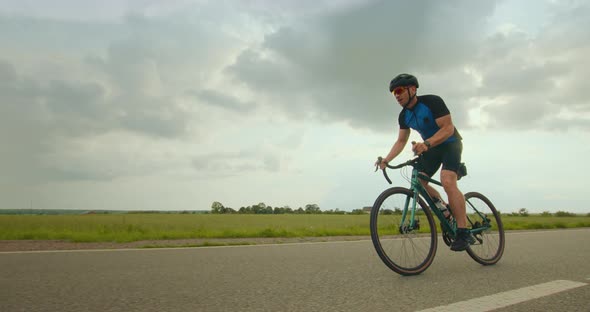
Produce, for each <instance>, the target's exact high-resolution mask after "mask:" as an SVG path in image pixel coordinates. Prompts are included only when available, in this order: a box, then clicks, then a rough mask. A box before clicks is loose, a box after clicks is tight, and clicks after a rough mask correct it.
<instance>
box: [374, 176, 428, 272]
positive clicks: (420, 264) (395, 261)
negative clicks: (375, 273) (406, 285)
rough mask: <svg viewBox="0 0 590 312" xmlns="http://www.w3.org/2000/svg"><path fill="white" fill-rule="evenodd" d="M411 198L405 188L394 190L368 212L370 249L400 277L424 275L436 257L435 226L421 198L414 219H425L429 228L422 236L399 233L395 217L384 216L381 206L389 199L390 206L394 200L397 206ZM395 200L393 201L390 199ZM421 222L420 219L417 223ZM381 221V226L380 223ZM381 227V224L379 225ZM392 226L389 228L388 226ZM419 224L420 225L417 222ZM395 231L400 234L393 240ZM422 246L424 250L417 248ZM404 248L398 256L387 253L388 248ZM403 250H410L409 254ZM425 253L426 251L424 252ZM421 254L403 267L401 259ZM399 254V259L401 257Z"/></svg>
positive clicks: (388, 192) (383, 196) (384, 192)
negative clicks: (397, 201) (369, 219)
mask: <svg viewBox="0 0 590 312" xmlns="http://www.w3.org/2000/svg"><path fill="white" fill-rule="evenodd" d="M413 196H414V193H413V192H412V191H410V190H409V189H407V188H404V187H393V188H389V189H387V190H385V191H383V192H382V193H381V194H380V195H379V197H377V199H376V200H375V203H374V204H373V207H372V209H371V221H370V228H371V240H372V241H373V246H374V247H375V250H376V251H377V254H378V255H379V258H381V260H382V261H383V263H385V265H386V266H387V267H389V268H390V269H391V270H393V271H394V272H396V273H398V274H401V275H406V276H407V275H417V274H420V273H422V272H424V271H425V270H426V269H427V268H428V267H429V266H430V265H431V264H432V261H433V260H434V256H435V254H436V248H437V242H438V240H437V236H436V235H437V234H436V224H435V222H434V218H433V217H432V213H431V211H430V209H429V208H428V206H427V205H426V204H425V203H424V201H423V200H422V198H419V200H418V203H417V204H418V205H419V206H417V211H418V209H420V211H418V213H417V214H416V216H418V217H419V218H421V219H422V220H423V219H426V220H427V223H426V224H428V229H424V230H423V232H426V233H424V234H423V235H422V234H420V233H419V229H418V231H405V230H404V231H405V232H406V233H403V232H402V226H404V225H402V224H400V222H399V221H400V220H397V224H396V223H395V222H396V219H395V218H396V217H395V216H391V215H390V214H386V213H385V209H386V208H384V203H385V202H386V201H387V200H388V199H392V200H393V201H388V203H393V202H395V201H396V200H399V201H400V202H403V201H406V200H407V198H408V197H410V200H411V198H412V197H413ZM393 197H395V199H394V198H393ZM418 220H420V219H418ZM380 221H381V222H380ZM380 223H381V224H380ZM390 223H391V224H390ZM420 224H422V222H420ZM380 230H382V235H380ZM387 230H389V232H388V235H387V236H386V235H385V231H387ZM395 230H397V233H398V234H400V237H398V236H397V235H395V236H394V234H393V233H394V232H395ZM406 239H409V243H408V244H407V246H406V243H405V240H406ZM384 245H387V246H388V247H390V248H386V247H385V246H384ZM421 246H424V247H423V248H420V247H421ZM394 247H395V248H404V250H400V251H398V252H390V249H391V248H394ZM406 247H410V250H405V249H407V248H406ZM426 249H427V251H426ZM412 251H413V252H420V251H422V253H423V254H424V255H420V256H417V258H418V259H417V260H415V261H414V262H415V264H403V263H402V262H403V259H406V260H410V259H409V258H410V256H409V255H408V254H407V253H408V252H412ZM400 253H401V254H402V255H400Z"/></svg>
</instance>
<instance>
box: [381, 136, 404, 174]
mask: <svg viewBox="0 0 590 312" xmlns="http://www.w3.org/2000/svg"><path fill="white" fill-rule="evenodd" d="M409 138H410V129H409V128H408V129H399V133H398V135H397V141H395V143H394V144H393V146H392V147H391V150H390V151H389V154H387V156H386V157H385V158H383V162H384V163H388V162H390V161H392V160H393V159H394V158H395V157H397V155H399V153H401V152H402V150H403V149H404V147H405V146H406V143H408V139H409ZM384 163H382V164H381V169H383V168H384V167H385V164H384Z"/></svg>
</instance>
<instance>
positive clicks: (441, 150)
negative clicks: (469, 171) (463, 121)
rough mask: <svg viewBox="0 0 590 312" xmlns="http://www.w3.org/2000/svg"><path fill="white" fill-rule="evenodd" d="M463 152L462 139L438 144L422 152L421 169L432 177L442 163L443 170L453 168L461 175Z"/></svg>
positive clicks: (452, 169)
mask: <svg viewBox="0 0 590 312" xmlns="http://www.w3.org/2000/svg"><path fill="white" fill-rule="evenodd" d="M462 152H463V143H462V142H461V140H457V141H455V142H449V143H444V144H441V145H437V146H435V147H433V148H431V149H429V150H428V151H426V152H424V153H423V154H422V161H421V162H420V171H421V172H424V173H425V174H426V175H428V176H429V177H432V176H433V175H434V174H435V173H436V172H437V171H438V168H440V165H441V164H442V168H443V170H451V171H453V172H455V173H457V175H458V176H459V175H460V174H459V170H460V168H461V153H462Z"/></svg>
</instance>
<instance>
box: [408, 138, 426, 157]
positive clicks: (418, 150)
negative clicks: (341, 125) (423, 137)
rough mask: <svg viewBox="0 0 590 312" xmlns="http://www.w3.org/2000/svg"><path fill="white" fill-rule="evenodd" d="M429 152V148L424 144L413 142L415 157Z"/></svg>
mask: <svg viewBox="0 0 590 312" xmlns="http://www.w3.org/2000/svg"><path fill="white" fill-rule="evenodd" d="M427 150H428V146H426V144H424V143H416V141H412V151H413V152H414V155H420V154H422V153H424V152H426V151H427Z"/></svg>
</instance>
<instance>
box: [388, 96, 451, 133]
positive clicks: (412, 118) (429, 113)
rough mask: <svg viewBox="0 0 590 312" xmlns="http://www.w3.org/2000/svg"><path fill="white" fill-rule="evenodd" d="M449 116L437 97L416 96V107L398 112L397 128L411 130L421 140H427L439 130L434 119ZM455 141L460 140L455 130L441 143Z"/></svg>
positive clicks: (445, 106)
mask: <svg viewBox="0 0 590 312" xmlns="http://www.w3.org/2000/svg"><path fill="white" fill-rule="evenodd" d="M449 114H450V112H449V109H448V108H447V105H446V104H445V102H444V101H443V99H441V98H440V97H439V96H436V95H422V96H417V102H416V105H414V107H413V108H412V109H409V108H404V109H402V111H401V112H400V114H399V126H400V129H409V128H412V129H414V130H416V131H418V133H420V136H421V137H422V139H423V140H427V139H429V138H430V137H432V136H433V135H434V134H435V133H436V132H437V131H438V130H440V127H439V126H438V125H437V124H436V119H437V118H439V117H443V116H446V115H449ZM457 140H461V135H460V134H459V132H458V131H457V128H455V132H454V133H453V135H452V136H451V137H450V138H448V139H447V140H445V141H444V142H443V143H449V142H455V141H457Z"/></svg>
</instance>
